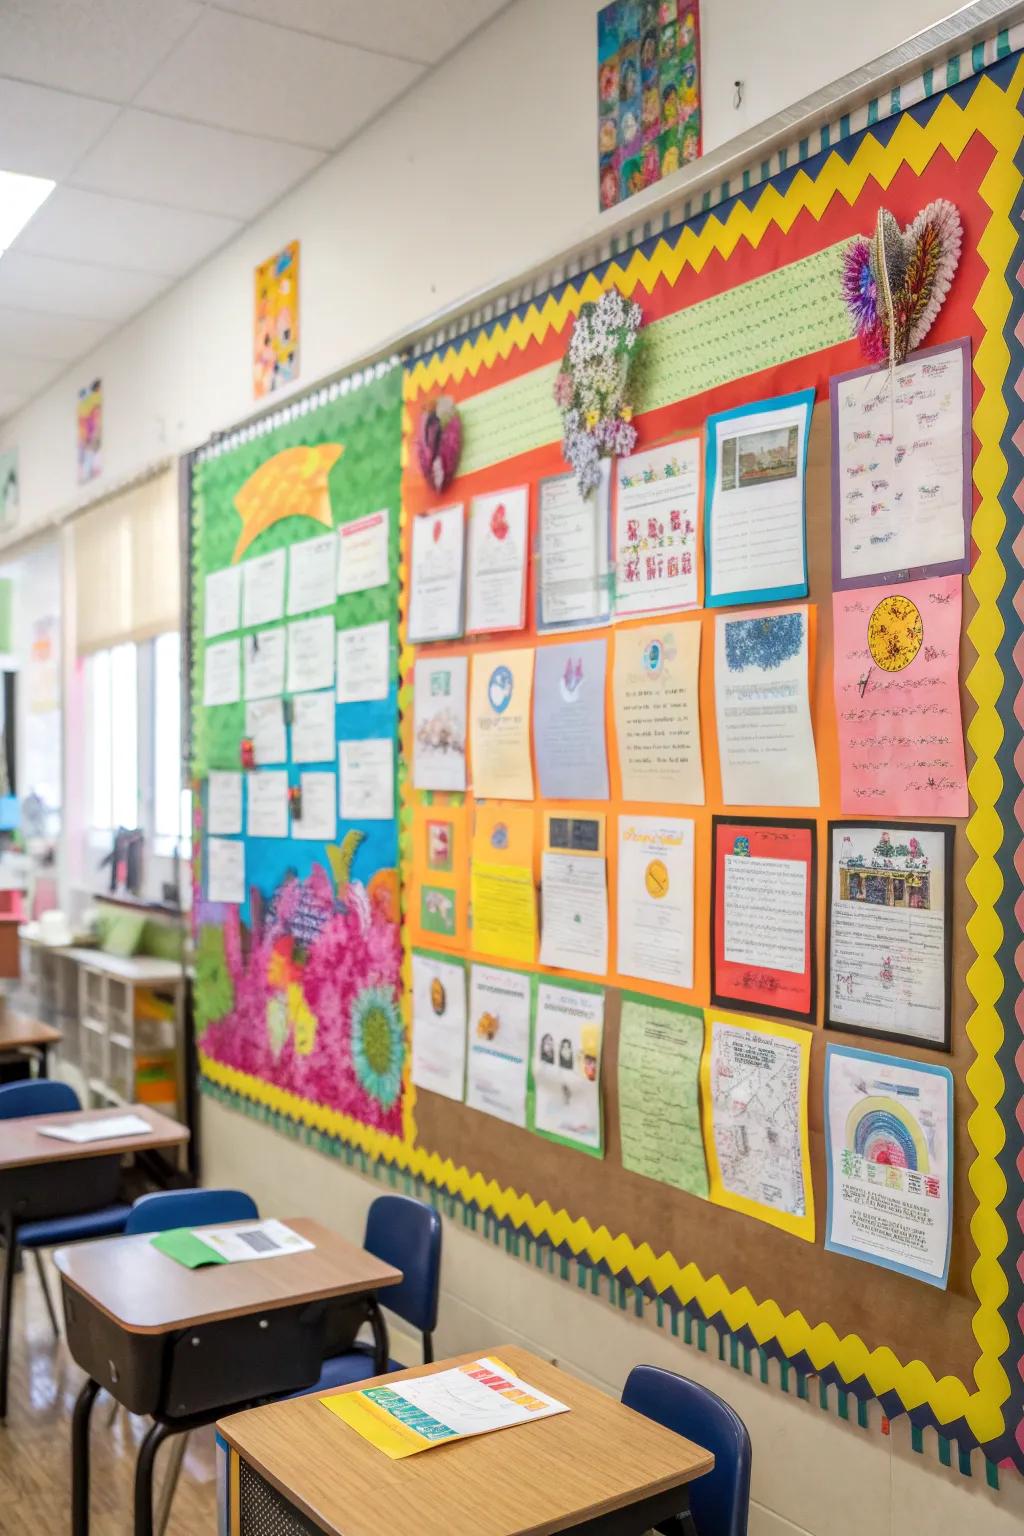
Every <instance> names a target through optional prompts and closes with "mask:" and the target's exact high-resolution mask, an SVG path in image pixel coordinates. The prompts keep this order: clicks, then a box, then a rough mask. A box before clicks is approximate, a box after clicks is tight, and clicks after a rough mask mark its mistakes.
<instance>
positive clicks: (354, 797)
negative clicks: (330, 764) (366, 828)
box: [338, 737, 395, 821]
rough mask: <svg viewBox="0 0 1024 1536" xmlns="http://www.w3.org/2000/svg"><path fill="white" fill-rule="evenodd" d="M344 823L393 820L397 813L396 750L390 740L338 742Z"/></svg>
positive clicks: (381, 738) (374, 739)
mask: <svg viewBox="0 0 1024 1536" xmlns="http://www.w3.org/2000/svg"><path fill="white" fill-rule="evenodd" d="M338 771H339V773H340V774H341V791H340V792H341V819H342V821H390V820H391V818H392V816H394V814H395V748H394V743H393V742H392V740H391V738H390V737H378V738H371V739H370V740H369V741H341V742H339V743H338Z"/></svg>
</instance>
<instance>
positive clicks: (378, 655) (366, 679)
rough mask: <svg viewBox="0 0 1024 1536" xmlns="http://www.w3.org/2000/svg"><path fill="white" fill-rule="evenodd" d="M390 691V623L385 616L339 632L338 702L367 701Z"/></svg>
mask: <svg viewBox="0 0 1024 1536" xmlns="http://www.w3.org/2000/svg"><path fill="white" fill-rule="evenodd" d="M390 691H391V625H390V624H389V622H388V620H387V619H380V620H379V621H378V622H377V623H376V624H360V625H359V626H358V627H357V628H355V629H339V631H338V703H339V704H369V703H372V702H373V700H375V699H386V698H387V696H388V694H389V692H390Z"/></svg>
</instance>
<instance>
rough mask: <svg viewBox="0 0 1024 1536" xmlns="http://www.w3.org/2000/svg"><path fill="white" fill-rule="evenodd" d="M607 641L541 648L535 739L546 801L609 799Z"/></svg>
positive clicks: (536, 680)
mask: <svg viewBox="0 0 1024 1536" xmlns="http://www.w3.org/2000/svg"><path fill="white" fill-rule="evenodd" d="M607 657H608V642H607V641H606V640H577V641H576V642H575V643H569V644H566V645H542V646H538V648H537V659H536V663H535V672H534V679H533V742H534V749H535V751H536V754H537V776H538V778H539V780H540V793H541V795H542V797H543V798H544V799H545V800H607V798H608V752H607V748H606V746H605V734H604V683H605V670H606V667H607Z"/></svg>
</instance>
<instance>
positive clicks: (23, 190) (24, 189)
mask: <svg viewBox="0 0 1024 1536" xmlns="http://www.w3.org/2000/svg"><path fill="white" fill-rule="evenodd" d="M56 185H57V183H56V182H55V181H47V180H46V177H45V176H19V175H18V174H17V173H16V172H14V171H0V256H2V255H3V253H4V251H6V249H7V247H8V246H9V245H13V244H14V241H15V240H16V239H17V238H18V236H19V235H20V234H21V232H22V230H23V229H24V228H25V225H26V224H27V223H28V221H29V219H30V218H31V217H32V215H33V214H34V213H35V212H36V210H37V209H38V208H41V207H42V205H43V204H44V203H45V202H46V199H47V198H48V197H49V195H50V193H51V192H52V191H53V189H54V187H55V186H56Z"/></svg>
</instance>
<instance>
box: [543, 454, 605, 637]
mask: <svg viewBox="0 0 1024 1536" xmlns="http://www.w3.org/2000/svg"><path fill="white" fill-rule="evenodd" d="M609 474H610V460H608V459H602V461H601V480H600V484H599V485H598V486H597V487H596V489H595V490H593V491H591V492H590V493H589V495H587V496H585V497H584V496H581V495H580V493H579V486H578V484H577V481H576V476H575V475H574V474H568V475H554V476H552V477H550V478H549V479H546V480H542V481H541V482H540V486H539V490H538V497H537V520H538V521H537V540H538V561H537V628H538V629H539V630H540V631H541V632H542V633H543V631H544V630H550V629H566V628H586V627H588V626H590V625H594V624H603V623H605V621H606V620H607V618H608V616H609V613H610V612H611V585H612V583H611V571H610V568H609V556H608V486H609Z"/></svg>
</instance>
